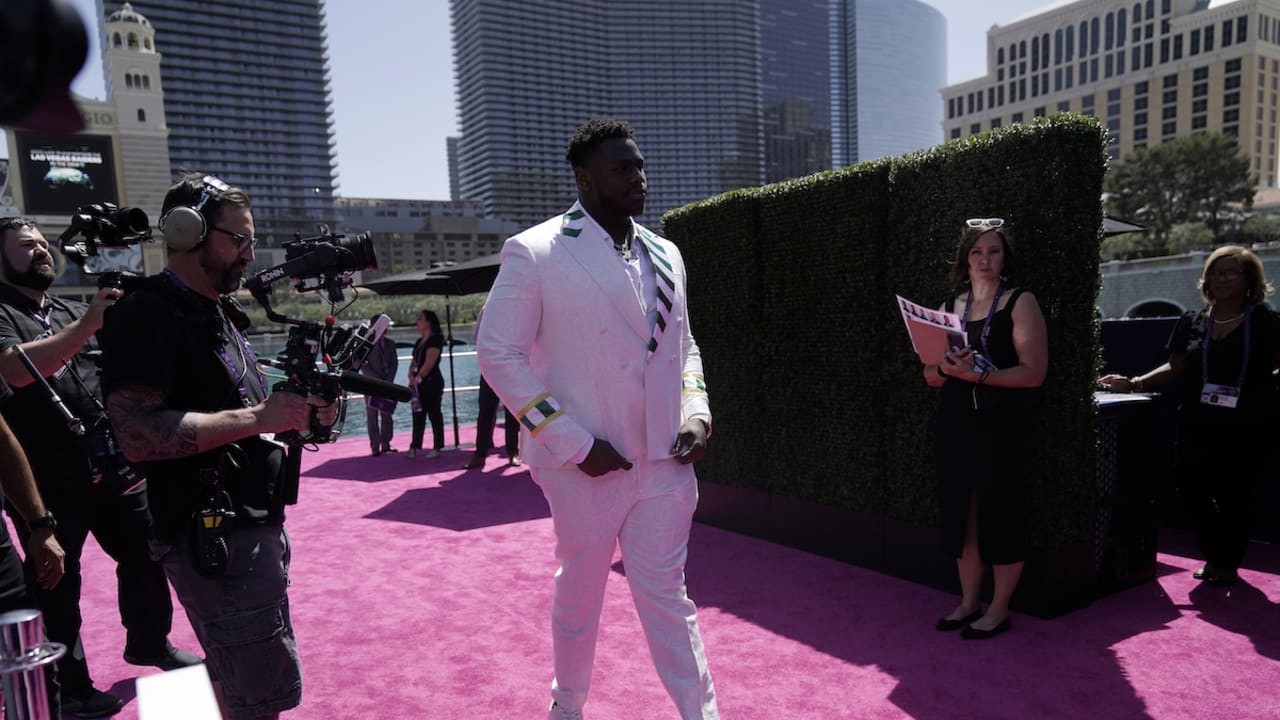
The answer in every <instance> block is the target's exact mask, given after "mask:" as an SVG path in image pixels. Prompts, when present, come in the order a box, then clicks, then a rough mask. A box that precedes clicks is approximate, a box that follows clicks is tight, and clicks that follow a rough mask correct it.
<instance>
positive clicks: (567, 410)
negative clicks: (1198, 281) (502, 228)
mask: <svg viewBox="0 0 1280 720" xmlns="http://www.w3.org/2000/svg"><path fill="white" fill-rule="evenodd" d="M636 237H637V238H638V239H639V240H640V241H641V242H643V243H644V244H645V248H646V249H647V250H648V252H649V256H650V259H651V260H652V265H653V268H654V271H655V273H656V274H657V280H658V322H657V325H656V326H655V327H654V328H650V327H649V323H648V321H647V320H646V318H645V315H644V308H643V307H642V305H641V302H640V298H639V296H638V295H637V293H636V291H635V289H634V286H633V285H632V284H631V281H630V279H629V278H628V277H627V273H626V271H625V269H624V268H623V267H622V266H621V264H620V263H619V261H618V258H617V257H616V255H615V254H614V252H613V250H612V249H611V248H612V241H611V240H609V239H608V238H607V237H606V236H605V234H604V232H603V231H602V230H601V229H600V228H599V226H598V225H596V223H595V222H592V221H590V220H589V218H588V216H587V214H586V212H585V211H584V210H583V209H582V206H581V205H580V204H578V203H575V204H574V206H573V207H572V208H570V209H569V211H568V212H566V213H565V214H564V215H561V216H557V217H554V218H551V219H550V220H547V221H546V222H544V223H542V224H540V225H536V226H534V227H532V228H529V229H528V230H525V231H524V232H522V233H520V234H519V235H516V236H514V237H512V238H509V239H508V240H507V241H506V243H505V244H504V245H503V248H502V264H501V268H500V269H499V271H498V278H497V280H496V281H495V282H494V285H493V289H492V290H491V291H490V292H489V298H488V300H487V301H486V303H485V307H484V323H483V324H482V325H481V328H480V333H479V336H478V338H477V339H476V350H477V357H478V361H479V365H480V372H481V374H482V375H484V377H485V380H486V381H487V382H488V383H489V386H490V387H492V388H493V389H494V391H495V392H496V393H497V394H498V397H500V398H501V399H502V402H503V404H505V405H506V406H507V407H508V408H510V409H511V410H513V411H514V412H515V414H516V416H517V417H518V418H519V421H520V423H521V425H522V430H521V432H522V433H523V434H524V435H525V438H524V441H523V442H522V443H521V448H522V450H521V453H522V455H523V456H524V458H525V460H526V461H527V462H528V463H529V465H530V466H532V467H535V468H536V467H560V466H564V465H566V464H567V463H569V462H570V461H571V459H572V458H573V456H574V454H575V453H577V452H578V451H579V450H581V449H582V448H583V447H584V446H586V445H587V443H588V442H589V441H590V440H591V439H592V438H602V439H604V440H607V441H608V442H609V443H610V444H611V445H613V447H614V449H616V450H617V451H618V453H619V454H620V455H622V456H623V457H624V458H627V459H628V460H635V459H638V458H641V457H646V456H647V457H649V458H650V459H653V460H659V459H662V458H667V457H669V456H670V455H669V453H670V450H671V447H672V445H673V444H674V443H675V440H676V435H677V433H678V431H679V428H680V425H681V423H682V422H683V421H684V420H686V419H689V418H694V417H697V418H701V419H703V420H705V421H706V422H707V423H708V425H710V422H711V410H710V406H709V404H708V400H707V392H706V384H705V383H704V381H703V376H702V357H701V355H699V353H698V345H697V343H695V342H694V339H693V334H692V333H691V332H690V329H689V318H688V309H687V306H686V302H685V269H684V261H683V259H682V258H681V257H680V251H679V250H678V249H677V248H676V246H675V245H674V244H672V243H671V242H670V241H668V240H666V239H664V238H661V237H658V236H657V235H655V234H653V233H652V232H650V231H649V230H647V229H645V228H643V227H641V226H640V225H638V224H637V225H636Z"/></svg>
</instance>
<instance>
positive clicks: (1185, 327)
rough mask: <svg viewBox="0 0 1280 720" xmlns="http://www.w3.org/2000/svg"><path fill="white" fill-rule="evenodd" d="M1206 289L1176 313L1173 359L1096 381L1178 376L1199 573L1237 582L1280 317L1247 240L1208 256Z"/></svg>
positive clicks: (1265, 462) (1270, 417) (1141, 385)
mask: <svg viewBox="0 0 1280 720" xmlns="http://www.w3.org/2000/svg"><path fill="white" fill-rule="evenodd" d="M1200 294H1201V295H1202V296H1203V297H1204V300H1205V303H1206V305H1205V306H1204V307H1203V308H1202V309H1199V310H1192V311H1190V312H1187V313H1185V314H1184V315H1183V316H1182V318H1181V319H1180V320H1178V324H1177V325H1176V326H1174V329H1173V335H1172V336H1171V337H1170V338H1169V345H1168V349H1169V352H1170V355H1169V361H1168V362H1166V363H1165V364H1163V365H1161V366H1160V367H1158V368H1155V369H1154V370H1150V371H1148V372H1145V373H1143V374H1142V375H1138V376H1135V377H1132V378H1126V377H1123V376H1120V375H1107V376H1105V377H1102V378H1099V379H1098V384H1099V385H1101V386H1102V387H1103V389H1106V390H1114V391H1117V392H1134V391H1138V392H1141V391H1143V390H1150V389H1151V388H1154V387H1159V386H1161V385H1168V384H1171V383H1175V382H1177V383H1179V385H1178V386H1177V387H1178V389H1177V393H1178V398H1179V405H1178V454H1177V468H1178V469H1177V474H1178V484H1179V486H1180V487H1181V488H1183V489H1184V490H1186V491H1188V494H1189V499H1190V502H1191V505H1192V507H1191V510H1192V512H1193V514H1194V515H1195V517H1196V526H1197V528H1196V529H1197V537H1198V540H1199V542H1200V550H1201V552H1203V553H1204V557H1205V560H1206V562H1205V565H1204V567H1202V568H1200V569H1199V570H1197V571H1196V572H1195V577H1196V579H1198V580H1202V581H1204V582H1205V583H1207V584H1210V585H1231V584H1234V583H1235V582H1236V580H1237V579H1239V578H1238V575H1237V574H1236V569H1237V568H1239V567H1240V561H1241V560H1242V559H1243V558H1244V552H1245V548H1246V547H1247V546H1248V544H1249V514H1250V499H1251V494H1252V490H1253V485H1254V483H1256V482H1257V481H1258V480H1260V479H1262V478H1264V477H1269V473H1270V472H1271V464H1272V462H1273V457H1274V456H1273V455H1272V453H1271V451H1270V448H1271V447H1273V446H1274V444H1275V443H1274V441H1273V440H1271V434H1272V433H1274V432H1275V431H1274V428H1275V420H1276V416H1277V402H1278V399H1277V392H1276V385H1275V378H1274V377H1273V375H1272V372H1273V371H1274V370H1275V369H1276V368H1277V367H1280V322H1277V320H1276V316H1275V315H1274V314H1273V313H1272V312H1271V311H1270V310H1269V309H1268V308H1267V307H1266V306H1265V305H1264V304H1263V300H1265V299H1266V297H1267V295H1269V294H1271V283H1269V282H1267V278H1266V277H1265V276H1264V274H1263V267H1262V261H1261V260H1260V259H1258V256H1257V255H1255V254H1254V253H1253V252H1251V251H1249V250H1246V249H1244V248H1242V247H1237V246H1235V245H1225V246H1223V247H1220V248H1218V249H1217V250H1214V251H1213V253H1211V254H1210V255H1209V257H1208V259H1207V260H1205V263H1204V271H1203V273H1202V274H1201V276H1200Z"/></svg>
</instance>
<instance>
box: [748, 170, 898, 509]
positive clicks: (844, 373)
mask: <svg viewBox="0 0 1280 720" xmlns="http://www.w3.org/2000/svg"><path fill="white" fill-rule="evenodd" d="M888 166H889V163H887V162H886V163H871V164H866V165H859V166H857V167H853V168H846V169H842V170H838V171H835V172H830V173H825V174H822V175H816V176H812V177H808V178H803V179H800V180H796V181H792V182H786V183H779V184H776V185H771V186H768V187H766V188H764V189H762V190H761V192H760V193H759V195H758V197H759V201H760V208H761V210H760V230H761V234H760V240H761V244H762V246H763V251H762V258H761V259H762V260H763V263H764V264H763V267H762V269H761V270H762V273H763V275H764V278H765V290H764V292H765V294H764V300H765V307H764V316H763V319H764V320H765V325H764V327H765V328H767V334H766V337H767V339H768V341H769V344H770V346H771V352H770V353H768V355H767V357H768V365H767V366H766V368H765V372H766V377H767V384H766V385H765V387H764V391H765V392H767V393H768V394H769V395H770V396H771V397H772V398H773V399H774V402H773V404H772V405H771V407H772V408H773V409H774V412H773V414H772V416H771V417H770V418H769V420H768V423H767V425H766V426H767V427H768V431H767V432H766V433H765V434H763V435H762V436H761V437H760V438H759V439H760V442H761V443H763V444H764V447H765V448H766V454H767V457H766V465H765V466H766V467H767V468H768V471H769V475H770V478H771V489H772V490H773V491H774V492H777V493H781V494H784V495H788V496H791V497H795V498H800V499H805V500H810V501H814V502H821V503H829V504H834V505H840V506H843V507H847V508H851V509H855V510H862V511H871V512H878V511H879V510H880V507H879V506H878V504H877V501H878V499H879V498H880V496H881V493H880V492H879V491H878V486H879V484H880V478H879V475H880V473H879V472H878V470H877V466H878V464H879V459H880V455H881V453H882V449H881V444H882V442H883V436H882V434H881V433H879V432H864V429H865V427H866V420H867V417H866V415H867V409H868V408H869V407H878V406H880V405H881V404H882V402H881V399H880V398H881V397H882V396H883V394H884V392H883V389H884V383H883V382H881V378H880V377H879V373H878V372H877V371H876V370H875V368H877V367H879V362H880V359H881V358H880V356H881V352H882V351H881V349H880V348H878V347H876V345H875V343H874V342H859V336H861V335H862V333H861V331H860V328H864V327H866V326H867V325H868V324H869V322H871V319H872V318H874V317H875V316H876V315H877V312H876V310H877V308H876V305H877V304H878V303H879V301H881V300H882V299H883V298H884V293H885V288H884V286H883V280H884V278H883V273H881V272H879V270H878V269H877V266H878V265H879V264H880V263H881V262H882V261H883V257H884V255H883V251H882V249H881V248H880V247H879V246H878V243H877V242H875V240H874V238H873V237H871V236H868V235H867V234H866V232H867V229H868V228H873V227H875V225H876V216H877V215H878V214H879V213H880V212H882V208H883V207H884V206H885V204H886V202H887V199H888V198H887V194H886V189H887V188H888V183H887V179H888ZM833 207H839V208H841V211H840V212H838V213H832V212H831V211H830V209H831V208H833ZM815 455H820V456H821V457H822V462H815V461H814V460H815V457H814V456H815Z"/></svg>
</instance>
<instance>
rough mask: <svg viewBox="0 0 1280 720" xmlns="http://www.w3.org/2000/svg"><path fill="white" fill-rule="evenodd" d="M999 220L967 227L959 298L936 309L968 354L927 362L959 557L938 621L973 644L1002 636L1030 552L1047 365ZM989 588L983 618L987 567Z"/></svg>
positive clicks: (1038, 323) (957, 277)
mask: <svg viewBox="0 0 1280 720" xmlns="http://www.w3.org/2000/svg"><path fill="white" fill-rule="evenodd" d="M1005 232H1006V228H1005V223H1004V220H1002V219H1000V218H974V219H971V220H968V221H966V227H965V230H964V233H963V234H962V235H961V238H960V243H959V245H958V246H957V248H956V258H955V266H954V267H953V268H952V273H951V281H952V285H953V287H954V290H955V292H956V295H955V296H954V297H952V298H951V299H949V300H947V302H946V303H944V305H943V307H942V308H941V309H942V310H944V311H945V312H948V313H952V312H959V313H960V319H961V325H962V326H963V332H964V336H965V338H966V340H967V341H968V346H967V347H955V348H952V350H951V351H950V352H948V353H946V355H945V356H944V357H943V358H942V360H941V361H940V362H939V363H938V364H934V365H926V366H925V368H924V378H925V381H926V382H927V383H928V384H929V385H930V386H932V387H937V388H940V389H941V392H940V394H939V397H938V412H937V416H936V421H937V424H936V435H937V453H938V499H939V507H940V510H941V518H942V542H943V546H944V548H945V550H946V551H947V552H948V553H951V554H952V555H954V556H955V557H956V566H957V569H958V570H959V573H960V588H961V598H960V604H959V605H958V606H956V608H955V609H954V610H952V611H951V612H950V613H948V614H947V615H946V616H944V617H943V618H942V619H941V620H939V621H938V624H937V628H938V629H939V630H961V629H963V632H962V633H961V636H962V637H965V638H967V639H973V640H981V639H986V638H991V637H994V636H996V635H999V634H1000V633H1002V632H1004V631H1006V630H1008V629H1009V627H1010V622H1009V598H1010V597H1011V596H1012V595H1013V590H1014V588H1015V587H1016V586H1017V584H1018V578H1019V576H1020V575H1021V574H1022V561H1023V558H1024V557H1025V555H1026V548H1027V542H1028V540H1027V537H1028V528H1027V525H1026V514H1027V513H1026V506H1027V490H1028V486H1029V484H1030V481H1031V473H1030V472H1029V470H1028V468H1029V467H1030V466H1031V461H1032V459H1033V453H1032V443H1033V438H1032V437H1031V436H1030V433H1029V430H1030V428H1031V426H1032V425H1033V424H1034V423H1033V422H1032V418H1031V407H1032V399H1033V393H1034V389H1035V388H1038V387H1039V386H1040V384H1041V383H1043V382H1044V376H1045V370H1046V369H1047V367H1048V365H1049V351H1048V346H1047V343H1046V339H1045V325H1044V316H1043V315H1042V314H1041V312H1040V306H1039V304H1038V303H1037V302H1036V299H1035V296H1034V295H1032V294H1031V292H1030V291H1028V290H1027V289H1025V288H1023V287H1021V286H1019V284H1018V278H1017V274H1016V265H1015V262H1014V257H1013V252H1012V250H1011V249H1010V247H1009V242H1008V238H1007V237H1006V234H1005ZM988 564H989V565H991V566H992V570H993V573H994V575H995V591H994V593H993V594H992V598H991V604H990V605H989V606H988V607H987V611H986V613H985V614H984V613H983V611H982V605H981V598H980V597H979V593H980V591H981V587H982V576H983V573H984V571H985V566H986V565H988Z"/></svg>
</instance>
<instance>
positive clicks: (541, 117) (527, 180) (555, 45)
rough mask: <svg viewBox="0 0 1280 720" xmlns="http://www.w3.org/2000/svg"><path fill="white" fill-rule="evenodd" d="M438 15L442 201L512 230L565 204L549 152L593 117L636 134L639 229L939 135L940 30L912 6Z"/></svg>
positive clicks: (767, 5)
mask: <svg viewBox="0 0 1280 720" xmlns="http://www.w3.org/2000/svg"><path fill="white" fill-rule="evenodd" d="M451 4H452V11H453V40H454V71H455V81H456V87H457V96H458V120H459V126H460V129H461V132H462V134H461V137H460V138H459V139H458V140H457V145H456V155H455V156H454V158H455V159H456V167H457V186H456V195H455V197H456V198H458V199H472V200H478V201H480V202H482V203H483V205H484V207H485V211H486V212H487V213H490V214H494V215H497V216H500V217H503V218H507V219H511V220H515V221H518V222H521V223H527V224H531V223H535V222H539V221H541V220H543V219H545V218H547V217H549V216H551V215H554V214H555V213H557V212H559V211H561V210H563V209H565V208H566V207H568V206H569V204H570V203H571V202H572V201H573V199H574V197H575V191H574V185H573V175H572V172H571V171H570V169H569V167H568V166H567V164H566V163H565V160H564V144H565V141H566V140H567V139H568V137H569V135H570V134H571V133H572V132H573V129H574V128H575V127H577V126H578V125H579V124H581V123H582V122H583V121H585V120H587V119H588V118H591V117H599V116H606V115H607V116H613V117H618V118H620V119H624V120H627V121H629V122H630V123H631V124H632V125H634V126H635V128H636V135H637V143H638V144H639V145H640V149H641V152H643V153H644V154H645V156H646V162H647V167H648V171H649V172H648V174H649V184H650V194H649V201H648V204H647V207H646V213H645V217H644V218H643V220H644V222H646V223H647V224H650V225H656V222H657V220H658V218H660V216H661V214H662V213H663V212H666V211H667V210H671V209H674V208H677V207H680V206H682V205H685V204H687V203H690V202H693V201H696V200H700V199H703V198H706V197H709V196H712V195H716V194H718V193H721V192H724V191H727V190H732V189H735V188H740V187H747V186H753V185H760V184H763V183H765V182H774V181H778V180H784V179H787V178H791V177H797V176H802V175H807V174H810V173H813V172H818V171H821V170H825V169H829V168H831V167H833V166H840V165H846V164H850V163H853V162H857V161H859V160H868V159H873V158H877V157H881V156H884V155H897V154H901V153H904V152H908V151H911V150H917V149H921V148H925V147H929V146H931V145H934V144H936V143H938V142H941V140H942V129H941V121H942V110H941V104H940V102H939V97H938V90H939V88H941V87H942V86H943V85H944V84H945V82H946V62H945V54H946V38H945V31H946V21H945V20H944V19H943V17H942V15H941V13H939V12H938V11H936V10H934V9H933V8H931V7H929V6H927V5H925V4H924V3H921V2H918V1H917V0H752V1H747V0H699V1H698V2H688V0H637V1H636V2H631V3H620V2H608V1H606V0H582V1H579V2H567V1H566V0H451ZM860 102H861V103H862V107H863V108H864V111H863V112H861V113H860V112H859V111H858V107H859V103H860Z"/></svg>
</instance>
